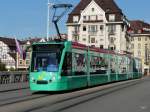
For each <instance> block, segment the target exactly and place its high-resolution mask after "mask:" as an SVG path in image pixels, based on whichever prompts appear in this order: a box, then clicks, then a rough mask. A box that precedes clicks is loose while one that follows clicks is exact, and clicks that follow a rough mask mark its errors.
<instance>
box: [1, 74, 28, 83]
mask: <svg viewBox="0 0 150 112" xmlns="http://www.w3.org/2000/svg"><path fill="white" fill-rule="evenodd" d="M28 79H29V73H28V72H26V71H17V72H0V84H11V83H21V82H28Z"/></svg>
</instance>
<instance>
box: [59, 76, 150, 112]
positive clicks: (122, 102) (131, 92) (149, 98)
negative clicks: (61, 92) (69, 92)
mask: <svg viewBox="0 0 150 112" xmlns="http://www.w3.org/2000/svg"><path fill="white" fill-rule="evenodd" d="M61 112H150V78H148V79H146V80H145V81H144V82H143V83H140V84H137V85H133V86H130V87H128V88H124V89H121V90H118V91H115V92H112V93H110V94H107V95H104V96H102V97H98V98H96V99H92V100H90V101H88V102H84V103H81V104H79V105H76V106H73V107H70V108H67V109H64V110H62V111H61Z"/></svg>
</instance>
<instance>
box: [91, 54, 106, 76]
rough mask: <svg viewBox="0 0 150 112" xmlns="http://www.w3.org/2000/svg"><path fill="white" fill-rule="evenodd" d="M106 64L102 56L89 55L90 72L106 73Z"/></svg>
mask: <svg viewBox="0 0 150 112" xmlns="http://www.w3.org/2000/svg"><path fill="white" fill-rule="evenodd" d="M107 67H108V65H107V63H106V60H105V59H104V58H103V57H96V56H91V58H90V74H106V71H107V69H106V68H107Z"/></svg>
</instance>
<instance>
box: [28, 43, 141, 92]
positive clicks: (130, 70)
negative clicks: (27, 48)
mask: <svg viewBox="0 0 150 112" xmlns="http://www.w3.org/2000/svg"><path fill="white" fill-rule="evenodd" d="M141 70H142V68H141V60H140V59H138V58H134V57H132V56H130V55H125V54H119V53H115V52H113V51H111V50H104V49H99V48H95V47H88V46H85V45H82V44H79V43H76V42H70V41H65V42H45V43H34V44H33V45H32V61H31V66H30V89H31V91H63V90H72V89H77V88H82V87H88V86H95V85H100V84H106V83H110V82H115V81H123V80H129V79H136V78H140V77H142V72H141Z"/></svg>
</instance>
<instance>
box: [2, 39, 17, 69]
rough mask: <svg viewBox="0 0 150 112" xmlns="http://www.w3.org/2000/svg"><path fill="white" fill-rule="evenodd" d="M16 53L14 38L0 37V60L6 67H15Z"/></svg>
mask: <svg viewBox="0 0 150 112" xmlns="http://www.w3.org/2000/svg"><path fill="white" fill-rule="evenodd" d="M16 55H17V54H16V44H15V39H12V38H6V37H0V61H1V62H2V63H3V64H5V65H6V69H8V70H9V69H16Z"/></svg>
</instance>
